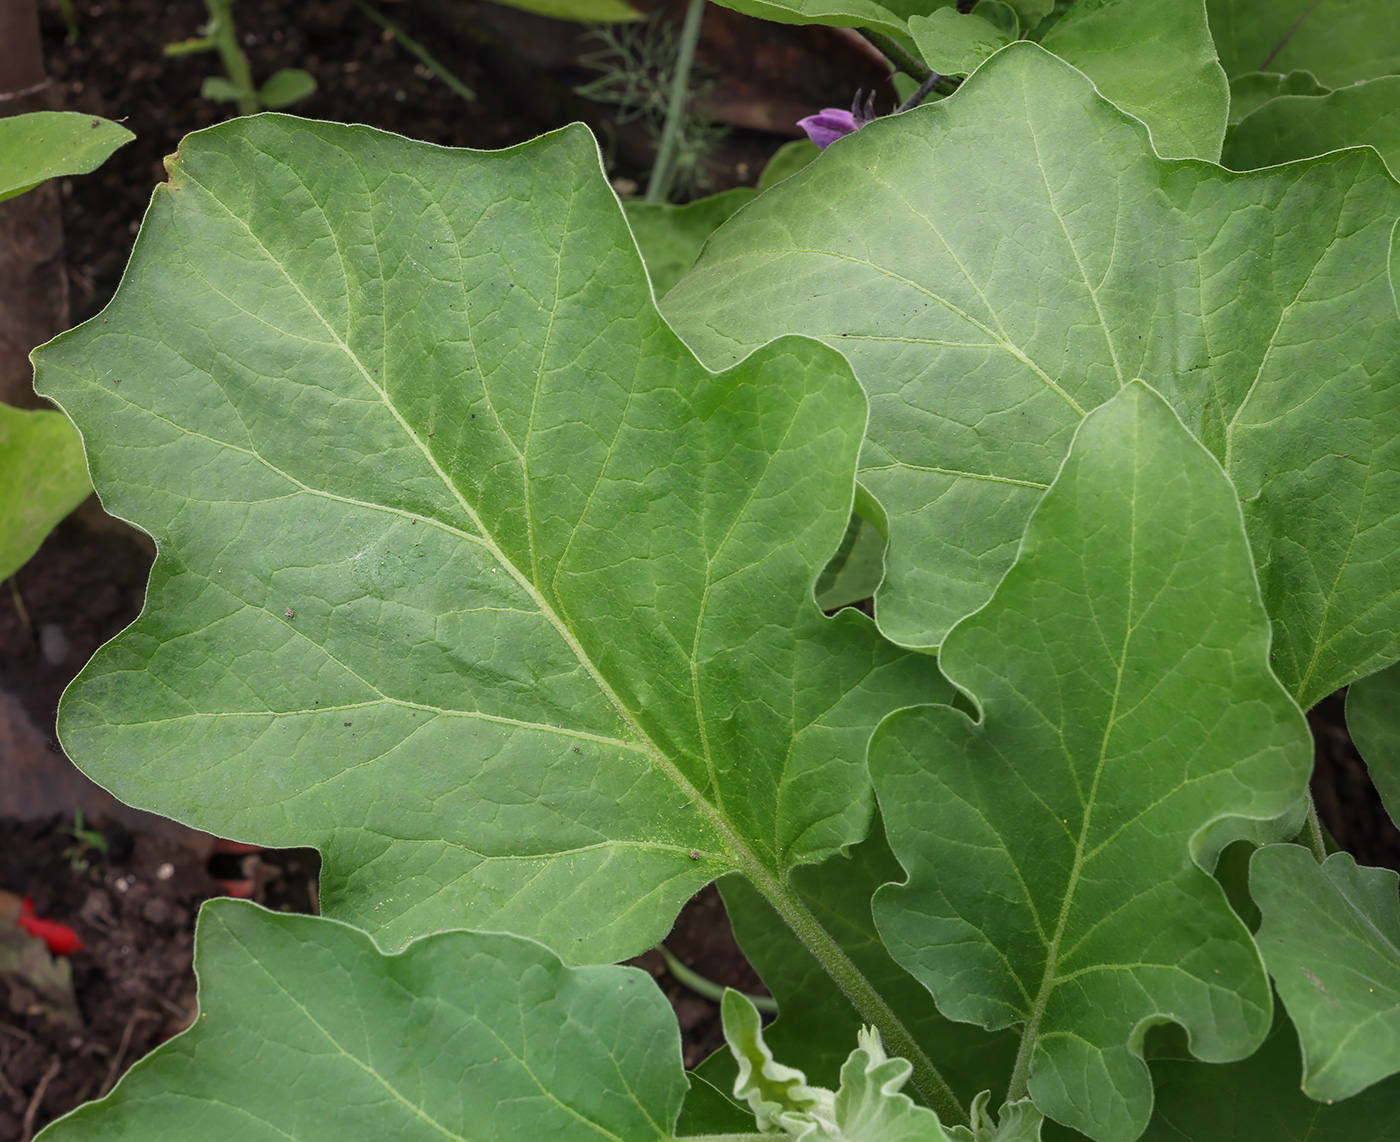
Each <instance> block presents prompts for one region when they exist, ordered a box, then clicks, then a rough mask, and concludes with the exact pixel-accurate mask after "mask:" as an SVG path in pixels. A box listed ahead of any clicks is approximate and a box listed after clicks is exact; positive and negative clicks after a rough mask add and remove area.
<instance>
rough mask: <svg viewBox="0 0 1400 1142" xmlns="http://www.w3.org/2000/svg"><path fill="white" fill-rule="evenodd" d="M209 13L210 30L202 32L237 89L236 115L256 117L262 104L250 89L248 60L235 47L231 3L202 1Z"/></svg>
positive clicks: (251, 80)
mask: <svg viewBox="0 0 1400 1142" xmlns="http://www.w3.org/2000/svg"><path fill="white" fill-rule="evenodd" d="M204 6H205V7H206V8H207V9H208V10H209V27H208V28H206V29H205V31H206V33H207V34H208V36H209V38H210V39H211V40H213V41H214V47H215V48H216V49H217V50H218V53H219V61H220V62H221V63H222V64H223V65H224V71H226V72H228V78H229V82H230V83H232V84H233V86H234V87H236V88H237V89H238V113H239V114H240V115H256V114H257V113H258V112H259V111H261V110H262V103H261V101H260V100H259V99H258V93H257V91H256V90H255V89H254V87H253V69H252V68H251V67H250V66H249V65H248V57H247V56H245V55H244V54H243V49H242V48H240V47H239V46H238V29H237V28H235V27H234V24H233V0H204Z"/></svg>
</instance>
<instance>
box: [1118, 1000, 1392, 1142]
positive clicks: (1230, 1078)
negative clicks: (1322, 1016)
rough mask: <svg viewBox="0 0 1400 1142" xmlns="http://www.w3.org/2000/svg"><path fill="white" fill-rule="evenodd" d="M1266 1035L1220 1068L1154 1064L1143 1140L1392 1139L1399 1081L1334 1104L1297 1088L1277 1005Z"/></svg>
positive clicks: (1293, 1040)
mask: <svg viewBox="0 0 1400 1142" xmlns="http://www.w3.org/2000/svg"><path fill="white" fill-rule="evenodd" d="M1276 1010H1277V1014H1276V1016H1275V1020H1274V1029H1273V1031H1271V1032H1270V1034H1269V1038H1268V1039H1267V1040H1266V1041H1265V1043H1264V1045H1263V1046H1262V1047H1260V1048H1259V1050H1257V1051H1256V1052H1254V1054H1252V1055H1251V1056H1250V1057H1249V1058H1247V1059H1245V1060H1243V1061H1242V1062H1238V1063H1229V1064H1227V1065H1224V1066H1220V1065H1206V1064H1204V1063H1196V1062H1189V1061H1186V1060H1184V1059H1171V1060H1161V1061H1158V1062H1154V1063H1153V1064H1152V1078H1153V1080H1154V1082H1155V1083H1156V1088H1157V1106H1156V1110H1155V1112H1154V1113H1153V1115H1152V1121H1151V1122H1150V1123H1149V1124H1148V1127H1147V1133H1146V1134H1144V1135H1143V1136H1142V1142H1241V1140H1242V1139H1247V1138H1260V1139H1264V1138H1267V1139H1268V1140H1269V1142H1395V1139H1397V1138H1400V1078H1391V1079H1387V1080H1385V1081H1384V1082H1381V1083H1377V1084H1376V1085H1375V1086H1373V1087H1370V1088H1368V1089H1367V1090H1365V1091H1363V1092H1362V1093H1361V1094H1359V1095H1357V1096H1356V1097H1354V1098H1349V1099H1347V1100H1346V1101H1345V1102H1339V1103H1336V1104H1335V1105H1330V1106H1329V1105H1327V1104H1325V1103H1321V1102H1314V1101H1312V1099H1310V1098H1308V1097H1307V1095H1305V1094H1304V1093H1303V1092H1302V1090H1300V1089H1299V1086H1298V1075H1299V1071H1300V1064H1299V1059H1298V1040H1297V1036H1296V1035H1295V1033H1294V1031H1293V1027H1292V1025H1291V1024H1290V1023H1289V1022H1288V1019H1287V1017H1286V1016H1285V1015H1284V1014H1283V1009H1282V1007H1281V1006H1280V1007H1278V1008H1277V1009H1276Z"/></svg>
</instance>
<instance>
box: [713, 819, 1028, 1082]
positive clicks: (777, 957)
mask: <svg viewBox="0 0 1400 1142" xmlns="http://www.w3.org/2000/svg"><path fill="white" fill-rule="evenodd" d="M902 877H903V872H902V870H901V869H900V867H899V863H898V862H897V861H896V860H895V859H894V855H893V854H892V853H891V852H890V849H889V844H888V842H887V841H886V840H885V835H884V830H883V829H882V828H881V827H880V825H879V823H878V822H877V823H876V826H875V828H874V829H873V830H872V832H871V835H870V837H869V838H868V839H866V840H864V841H862V842H861V843H860V844H859V845H856V846H855V847H854V848H853V849H852V850H851V853H850V855H849V856H840V855H838V856H834V857H832V858H830V859H829V860H826V861H823V862H822V863H821V864H818V865H808V866H805V867H803V868H800V869H797V870H796V871H795V872H794V873H793V875H792V883H793V887H794V888H795V889H796V890H797V892H798V893H799V895H800V896H801V897H802V900H803V902H804V903H805V904H806V905H807V907H808V908H809V909H810V910H811V912H812V914H813V915H814V916H816V917H817V919H818V920H819V921H820V922H821V923H822V926H823V927H825V928H826V930H827V931H829V932H830V933H831V934H832V935H833V936H835V937H836V939H837V940H839V941H840V943H841V946H842V947H843V948H845V949H846V952H847V954H849V955H850V957H851V959H853V960H854V961H855V962H856V963H857V964H858V965H859V966H860V969H861V972H862V974H864V976H865V977H866V978H867V979H869V980H870V981H871V982H872V983H874V984H875V986H876V987H877V988H878V989H879V991H880V994H881V995H884V996H887V997H888V998H889V999H890V1001H891V1002H892V1003H893V1004H894V1005H895V1006H896V1007H897V1009H898V1010H899V1012H900V1015H901V1017H902V1018H903V1020H904V1022H905V1025H906V1026H907V1027H908V1028H909V1029H910V1031H912V1032H913V1034H914V1037H915V1038H916V1039H917V1041H918V1042H919V1044H920V1046H922V1047H923V1048H924V1050H925V1051H926V1052H927V1053H928V1055H929V1056H930V1059H931V1060H932V1063H933V1065H934V1066H935V1067H936V1068H937V1069H938V1071H939V1072H940V1073H941V1074H942V1075H943V1076H944V1077H945V1078H946V1079H947V1080H948V1083H949V1085H951V1086H952V1088H953V1090H954V1091H955V1092H956V1093H957V1095H958V1098H959V1100H960V1101H961V1102H962V1103H963V1104H964V1105H966V1104H968V1103H970V1102H972V1100H973V1098H974V1097H975V1096H976V1095H977V1094H978V1092H980V1091H983V1090H987V1089H989V1088H993V1089H997V1090H1000V1089H1001V1088H1002V1087H1004V1086H1005V1084H1006V1076H1007V1075H1009V1074H1010V1073H1011V1064H1012V1062H1013V1061H1014V1059H1015V1057H1016V1040H1015V1036H1014V1035H1012V1034H1011V1033H1009V1032H1001V1033H998V1034H990V1033H988V1032H986V1031H983V1030H982V1029H981V1028H980V1027H974V1026H972V1025H970V1024H967V1023H953V1022H951V1021H949V1020H947V1019H945V1018H944V1017H943V1016H942V1015H940V1014H939V1013H938V1009H937V1007H935V1006H934V1003H933V998H932V996H930V995H929V993H928V991H927V990H926V989H925V988H924V987H923V985H922V984H920V983H919V982H918V981H917V980H916V979H915V978H914V977H913V976H911V975H910V974H909V973H908V972H907V971H905V970H904V969H903V968H902V967H900V966H899V964H897V963H895V961H894V960H893V959H891V958H890V954H889V952H888V951H886V949H885V945H884V943H883V942H882V941H881V939H880V935H879V933H878V932H876V930H875V920H874V918H873V917H872V916H871V913H870V900H871V897H872V896H873V895H874V893H875V890H876V889H877V888H879V887H880V885H882V884H886V883H888V882H890V881H897V880H900V879H902ZM719 889H720V892H721V894H722V895H723V897H724V906H725V910H726V911H727V912H728V913H729V918H730V922H731V923H732V925H733V928H734V937H735V939H736V940H737V941H738V943H739V947H740V948H742V949H743V951H744V954H745V956H746V957H747V958H748V960H749V962H750V963H751V964H752V965H753V966H754V968H755V970H757V972H758V974H759V976H760V977H761V978H762V979H763V982H764V983H765V984H766V985H767V986H768V990H769V991H770V992H771V993H772V995H773V997H774V998H775V999H776V1000H777V1001H778V1011H779V1014H778V1018H777V1019H776V1020H775V1021H774V1022H773V1023H771V1024H769V1025H768V1027H766V1028H765V1029H764V1035H765V1038H766V1039H767V1042H768V1043H769V1045H770V1046H771V1047H772V1049H773V1050H774V1051H775V1052H776V1053H777V1055H778V1057H779V1058H781V1059H783V1060H784V1061H785V1062H787V1063H789V1064H791V1065H792V1066H795V1067H799V1068H801V1069H802V1071H803V1072H804V1073H805V1074H806V1075H808V1076H809V1077H810V1078H811V1079H812V1081H813V1082H816V1083H819V1084H821V1085H822V1086H828V1087H834V1086H836V1085H837V1083H839V1081H840V1071H841V1065H842V1063H843V1061H844V1060H845V1058H846V1049H847V1047H848V1046H849V1044H850V1043H852V1042H853V1041H854V1040H855V1036H856V1033H857V1032H858V1031H859V1030H860V1028H861V1017H860V1015H859V1014H858V1013H857V1012H856V1010H855V1008H853V1007H852V1006H851V1002H850V1000H848V999H847V998H846V997H845V996H844V995H842V994H841V991H840V988H838V987H837V986H836V983H835V982H834V981H833V980H832V979H831V978H830V977H829V976H828V975H827V974H826V973H825V972H824V971H822V969H821V965H820V964H818V963H817V961H816V960H815V959H814V958H813V956H812V953H811V952H810V951H808V950H807V948H806V947H805V946H803V944H802V941H801V940H799V939H798V938H797V936H796V934H795V933H794V932H793V931H792V929H791V928H789V927H788V926H787V925H786V924H784V923H783V921H782V920H781V918H780V917H779V916H778V914H777V913H776V912H774V911H773V909H772V907H771V906H770V905H769V904H768V903H767V902H766V901H764V899H763V897H762V896H760V895H759V894H758V893H757V892H756V891H754V889H753V888H752V886H750V885H749V884H748V882H747V881H745V880H743V879H742V878H740V877H737V876H727V877H725V878H724V879H723V880H721V881H720V882H719ZM700 1071H701V1073H702V1074H703V1075H704V1076H705V1077H706V1078H707V1079H708V1080H709V1081H710V1082H712V1083H713V1084H714V1085H716V1086H719V1087H723V1088H724V1089H726V1090H727V1089H729V1088H730V1086H732V1084H733V1079H734V1068H733V1060H732V1058H731V1057H730V1054H729V1052H727V1051H716V1052H715V1053H714V1054H713V1055H711V1056H710V1057H709V1058H708V1059H706V1060H705V1062H704V1063H702V1064H701V1067H700Z"/></svg>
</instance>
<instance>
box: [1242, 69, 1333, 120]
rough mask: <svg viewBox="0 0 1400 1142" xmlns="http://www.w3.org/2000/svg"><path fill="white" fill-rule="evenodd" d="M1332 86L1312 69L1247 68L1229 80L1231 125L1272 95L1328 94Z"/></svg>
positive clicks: (1259, 106)
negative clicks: (1329, 86)
mask: <svg viewBox="0 0 1400 1142" xmlns="http://www.w3.org/2000/svg"><path fill="white" fill-rule="evenodd" d="M1329 90H1330V88H1326V87H1323V86H1322V84H1320V83H1318V82H1317V79H1316V77H1315V76H1314V75H1313V73H1312V72H1310V71H1290V72H1289V73H1288V74H1287V75H1281V74H1279V73H1278V72H1272V71H1247V72H1245V73H1244V74H1243V75H1239V76H1236V77H1235V78H1234V79H1232V80H1230V125H1231V126H1232V127H1233V126H1234V125H1235V124H1236V123H1238V122H1239V121H1240V120H1241V119H1243V118H1244V117H1245V116H1246V115H1251V114H1253V113H1254V112H1255V111H1258V110H1259V108H1261V107H1262V106H1264V104H1265V103H1267V102H1268V101H1269V100H1270V99H1279V98H1281V97H1282V96H1285V95H1326V94H1327V92H1328V91H1329Z"/></svg>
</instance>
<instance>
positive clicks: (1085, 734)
mask: <svg viewBox="0 0 1400 1142" xmlns="http://www.w3.org/2000/svg"><path fill="white" fill-rule="evenodd" d="M1268 645H1269V628H1268V622H1267V619H1266V616H1265V614H1264V611H1263V607H1262V605H1261V603H1260V599H1259V595H1258V588H1257V585H1256V582H1255V578H1254V572H1253V567H1252V564H1251V561H1250V555H1249V549H1248V544H1247V542H1246V539H1245V534H1244V528H1243V521H1242V520H1241V518H1240V514H1239V508H1238V505H1237V502H1236V500H1235V496H1234V492H1233V489H1232V488H1231V487H1230V484H1229V481H1228V480H1227V479H1226V478H1225V476H1224V474H1223V472H1222V471H1221V470H1220V467H1219V465H1218V464H1217V463H1216V462H1215V460H1214V459H1213V458H1212V457H1211V456H1210V455H1209V454H1208V453H1207V452H1206V451H1205V450H1204V449H1203V448H1202V447H1201V446H1200V445H1199V444H1198V443H1197V442H1196V441H1195V440H1194V439H1192V437H1191V436H1190V434H1189V433H1188V432H1187V430H1186V428H1185V427H1184V426H1183V425H1182V424H1181V422H1180V421H1179V420H1178V419H1177V417H1176V416H1175V414H1174V413H1173V412H1172V411H1171V410H1170V408H1168V406H1167V405H1166V403H1165V402H1164V401H1163V400H1162V399H1161V397H1159V396H1158V395H1157V394H1156V393H1154V392H1153V391H1152V390H1150V389H1149V388H1147V386H1145V385H1143V384H1141V383H1135V384H1133V385H1130V386H1128V387H1127V388H1125V389H1124V390H1123V391H1122V392H1121V393H1120V394H1119V395H1118V396H1117V397H1115V398H1114V399H1113V400H1112V401H1110V402H1109V403H1108V404H1106V405H1104V406H1102V407H1101V408H1099V409H1098V410H1096V411H1095V412H1094V413H1092V414H1091V415H1090V416H1089V418H1088V419H1086V420H1085V422H1084V424H1083V426H1082V427H1081V428H1080V430H1079V432H1078V434H1077V436H1076V437H1075V442H1074V446H1073V448H1072V449H1071V451H1070V453H1069V456H1068V458H1067V460H1066V461H1065V465H1064V468H1063V469H1062V471H1061V473H1060V475H1059V477H1058V478H1057V479H1056V482H1055V484H1054V485H1053V487H1052V488H1051V489H1050V491H1049V492H1048V493H1047V494H1046V496H1045V498H1044V499H1043V500H1042V502H1041V504H1040V506H1039V507H1038V508H1037V510H1036V512H1035V514H1034V515H1033V516H1032V518H1031V521H1030V524H1029V526H1028V528H1027V532H1026V535H1025V538H1024V540H1023V542H1022V548H1021V554H1020V557H1019V559H1018V561H1017V562H1016V564H1015V565H1014V566H1013V568H1012V569H1011V571H1010V572H1008V574H1007V576H1006V578H1005V579H1004V580H1003V581H1002V583H1001V585H1000V586H999V587H998V588H997V591H996V593H995V594H994V595H993V597H992V599H991V601H990V602H989V603H988V604H987V606H986V607H985V608H983V609H982V610H981V611H979V612H977V614H975V615H973V616H971V617H970V618H968V619H967V620H965V621H964V622H963V623H961V624H959V625H958V626H957V627H956V628H955V629H954V630H953V632H952V633H951V634H950V635H949V637H948V640H947V641H946V643H945V644H944V647H943V652H942V658H941V662H942V665H943V669H944V671H945V673H946V674H947V675H948V677H949V679H950V680H951V681H952V682H953V683H954V684H955V685H957V686H959V687H961V688H963V689H964V690H965V691H966V692H967V693H968V694H969V695H970V696H971V697H972V698H973V699H974V700H975V701H976V702H977V703H978V706H979V708H980V711H981V720H980V721H979V722H976V723H974V722H972V721H971V720H970V719H969V718H968V717H967V716H966V715H964V714H963V713H961V712H960V711H958V710H955V709H953V708H951V707H947V706H941V707H940V706H927V707H923V708H922V709H914V710H906V711H903V712H901V713H898V714H895V715H892V716H891V717H890V718H888V719H887V720H886V721H885V723H884V724H883V725H882V726H881V728H880V730H879V731H878V732H877V734H876V737H875V740H874V742H873V743H872V745H871V751H870V764H871V771H872V774H873V776H874V779H875V784H876V790H877V793H878V796H879V800H880V806H881V810H882V812H883V814H884V818H885V825H886V831H887V834H888V836H889V839H890V844H891V847H892V848H893V850H894V853H895V855H896V857H898V859H899V861H900V863H901V864H902V865H903V866H904V868H905V869H906V870H907V872H908V883H907V884H906V885H903V886H896V885H891V886H887V887H885V888H883V889H881V890H880V891H879V892H878V893H877V894H876V896H875V920H876V924H877V926H878V928H879V930H880V933H881V934H882V935H883V936H884V938H885V942H886V944H887V945H888V946H889V948H890V951H891V952H892V954H893V955H894V956H895V958H896V959H897V960H899V961H900V962H901V963H902V964H903V965H904V966H905V967H906V968H908V969H909V970H910V971H911V972H912V973H913V974H914V975H915V976H916V977H917V978H919V979H920V980H921V981H922V982H923V983H924V984H925V985H926V986H928V987H929V989H930V990H931V991H932V992H933V994H934V997H935V999H936V1000H937V1001H938V1005H939V1008H940V1010H941V1011H942V1012H943V1013H944V1014H945V1015H947V1016H949V1017H950V1018H953V1019H959V1020H965V1021H968V1022H975V1023H979V1024H981V1025H983V1026H986V1027H990V1028H999V1027H1006V1026H1008V1025H1011V1024H1015V1023H1019V1024H1021V1025H1022V1027H1023V1034H1024V1035H1025V1036H1026V1037H1027V1038H1026V1040H1025V1041H1024V1042H1025V1045H1023V1055H1026V1053H1027V1052H1029V1054H1028V1056H1027V1058H1028V1062H1029V1071H1028V1077H1029V1090H1030V1094H1031V1096H1032V1097H1033V1098H1034V1100H1035V1103H1036V1105H1037V1106H1038V1107H1039V1108H1040V1109H1041V1110H1042V1111H1044V1112H1045V1113H1046V1114H1047V1115H1049V1116H1051V1117H1053V1118H1055V1119H1056V1120H1058V1121H1059V1122H1062V1123H1064V1124H1066V1125H1068V1126H1072V1127H1074V1128H1075V1129H1078V1130H1081V1131H1083V1132H1084V1133H1085V1134H1088V1135H1089V1136H1090V1137H1092V1138H1096V1139H1103V1140H1105V1142H1108V1140H1117V1139H1124V1138H1134V1137H1136V1136H1137V1135H1138V1134H1139V1133H1141V1132H1142V1130H1143V1129H1144V1127H1145V1126H1146V1124H1147V1121H1148V1118H1149V1116H1150V1114H1151V1108H1152V1089H1151V1080H1150V1078H1149V1075H1148V1071H1147V1067H1146V1065H1145V1064H1144V1063H1143V1062H1142V1059H1141V1047H1142V1037H1143V1035H1144V1034H1145V1032H1146V1030H1147V1029H1148V1027H1150V1026H1151V1025H1153V1024H1156V1023H1160V1022H1167V1021H1173V1022H1177V1023H1180V1024H1182V1025H1183V1026H1184V1027H1185V1028H1186V1029H1187V1031H1188V1033H1189V1035H1190V1036H1191V1045H1192V1050H1193V1052H1194V1053H1195V1054H1196V1056H1197V1057H1199V1058H1202V1059H1208V1060H1212V1061H1226V1060H1230V1059H1237V1058H1242V1057H1244V1056H1245V1055H1247V1054H1248V1053H1249V1052H1250V1051H1251V1050H1253V1049H1254V1048H1255V1047H1257V1046H1258V1044H1259V1042H1260V1041H1261V1040H1262V1039H1263V1037H1264V1035H1265V1033H1266V1032H1267V1030H1268V1027H1269V1015H1270V998H1269V988H1268V981H1267V979H1266V977H1265V975H1264V971H1263V965H1262V964H1261V963H1260V960H1259V954H1258V952H1257V951H1256V949H1255V946H1254V943H1253V940H1252V939H1251V937H1250V934H1249V931H1248V929H1247V928H1246V927H1245V926H1244V924H1243V923H1242V922H1241V921H1240V920H1239V918H1238V917H1237V916H1236V915H1235V913H1234V912H1233V911H1231V909H1230V907H1229V904H1228V903H1227V901H1226V898H1225V894H1224V892H1223V890H1222V889H1221V887H1220V885H1219V884H1218V883H1217V882H1216V881H1215V880H1214V879H1213V878H1212V877H1211V876H1210V875H1209V872H1208V871H1207V870H1209V869H1210V868H1211V867H1213V865H1214V863H1215V859H1216V856H1217V854H1218V853H1219V851H1220V850H1221V849H1222V848H1223V847H1224V846H1225V845H1226V844H1228V843H1229V842H1230V841H1232V840H1234V839H1236V838H1241V837H1256V836H1258V835H1260V834H1264V835H1269V834H1273V835H1275V836H1276V835H1277V834H1279V833H1280V832H1282V833H1285V834H1286V833H1287V832H1288V831H1289V830H1290V829H1292V828H1295V827H1296V824H1290V823H1289V821H1288V820H1287V819H1286V818H1287V817H1289V816H1291V814H1290V812H1289V811H1290V808H1291V807H1292V806H1294V805H1295V804H1296V802H1297V801H1298V799H1299V798H1300V797H1301V796H1302V795H1303V792H1304V790H1305V788H1306V781H1307V775H1308V773H1309V770H1310V762H1311V750H1310V742H1309V737H1308V733H1307V729H1306V725H1305V723H1304V721H1303V718H1302V716H1301V714H1300V712H1299V710H1298V708H1297V706H1296V705H1295V704H1294V703H1293V702H1292V700H1291V699H1290V698H1289V697H1288V696H1287V694H1286V693H1285V692H1284V690H1283V689H1282V688H1281V687H1280V685H1279V684H1278V682H1277V681H1276V680H1275V678H1274V677H1273V675H1272V673H1271V672H1270V670H1269V664H1268ZM1014 1088H1015V1082H1014V1080H1013V1093H1015V1090H1014Z"/></svg>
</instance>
